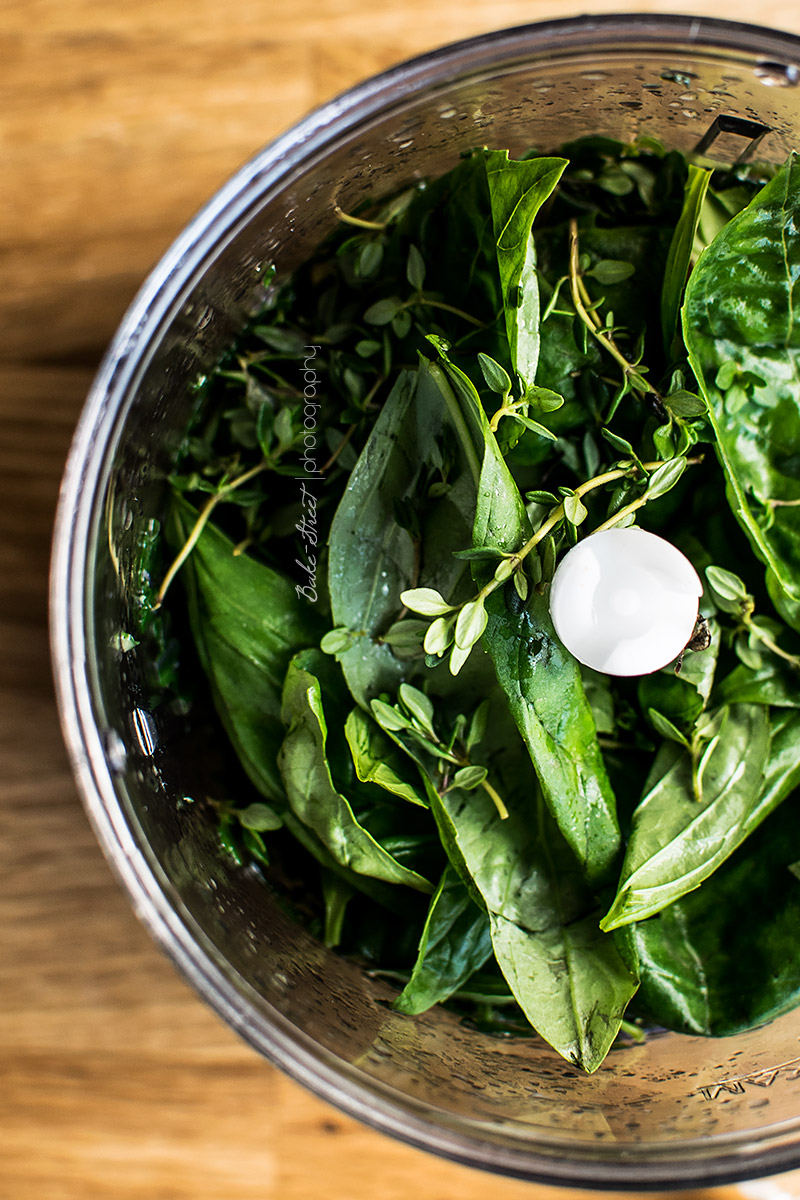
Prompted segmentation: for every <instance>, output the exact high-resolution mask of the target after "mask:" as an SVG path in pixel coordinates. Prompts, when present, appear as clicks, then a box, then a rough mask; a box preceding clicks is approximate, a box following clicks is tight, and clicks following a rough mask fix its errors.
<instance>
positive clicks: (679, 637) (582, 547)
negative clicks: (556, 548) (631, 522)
mask: <svg viewBox="0 0 800 1200" xmlns="http://www.w3.org/2000/svg"><path fill="white" fill-rule="evenodd" d="M702 591H703V585H702V583H701V582H700V577H699V575H698V574H697V572H696V571H695V569H694V567H693V566H692V564H691V563H690V562H689V560H688V558H686V556H685V555H684V554H681V552H680V550H678V549H676V547H675V546H673V545H672V543H671V542H668V541H666V540H665V539H664V538H661V537H658V536H657V535H656V534H654V533H647V532H645V530H643V529H636V528H630V529H604V530H603V531H602V532H600V533H593V534H590V535H589V537H587V538H584V540H583V541H581V542H579V543H578V544H577V546H573V547H572V549H571V550H569V551H568V552H567V554H565V555H564V558H563V559H562V560H561V562H560V563H559V566H558V568H557V570H556V573H555V575H554V576H553V582H552V585H551V588H550V614H551V616H552V618H553V624H554V625H555V629H556V633H557V634H558V636H559V638H560V639H561V641H562V642H563V643H564V645H565V646H566V648H567V649H568V650H569V651H570V653H571V654H574V655H575V657H576V658H577V659H578V661H579V662H582V663H583V664H584V665H585V666H587V667H592V668H593V669H594V670H595V671H603V672H604V673H605V674H606V675H649V674H650V673H651V672H652V671H658V670H660V669H661V668H662V667H665V666H667V664H668V663H670V662H673V661H674V659H676V658H677V657H678V655H679V654H680V652H681V650H683V649H684V648H685V646H686V643H687V642H688V641H689V639H690V638H691V636H692V633H693V632H694V627H695V624H696V622H697V614H698V610H699V605H700V596H701V594H702Z"/></svg>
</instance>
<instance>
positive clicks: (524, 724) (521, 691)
mask: <svg viewBox="0 0 800 1200" xmlns="http://www.w3.org/2000/svg"><path fill="white" fill-rule="evenodd" d="M486 608H487V612H488V613H489V623H488V625H487V628H486V633H485V634H484V643H485V645H486V647H487V649H488V650H489V653H490V654H491V656H492V659H493V660H494V665H495V670H496V671H497V678H498V681H499V683H500V685H501V687H502V688H503V691H504V692H505V694H506V697H507V699H508V704H509V707H510V709H511V713H512V715H513V717H514V720H515V721H516V723H517V728H518V729H519V732H520V733H521V734H522V737H523V740H524V742H525V745H526V746H527V748H528V752H529V754H530V756H531V760H532V762H533V764H534V766H535V768H536V773H537V775H538V776H539V781H540V783H541V787H542V791H543V793H544V796H545V799H546V801H547V806H548V808H549V809H550V812H551V813H552V815H553V817H554V818H555V820H556V821H557V823H558V827H559V829H560V830H561V833H562V834H563V835H564V837H565V839H566V841H567V843H568V844H569V846H570V848H571V849H572V851H573V853H574V854H575V855H576V856H577V858H578V861H579V862H580V864H581V867H582V869H583V871H584V873H585V876H586V878H587V879H588V880H590V881H592V882H599V881H600V880H602V879H604V878H606V877H607V876H608V874H609V872H610V870H611V869H612V867H613V865H614V862H615V859H616V858H617V855H618V853H619V849H620V836H619V825H618V822H617V816H616V803H615V800H614V793H613V792H612V790H611V784H610V783H609V780H608V775H607V774H606V769H605V765H604V763H603V756H602V753H601V751H600V747H599V745H598V742H597V731H596V728H595V723H594V717H593V716H592V710H591V708H590V707H589V704H588V702H587V700H586V694H585V692H584V689H583V683H582V680H581V673H580V669H579V667H578V664H577V663H576V661H575V659H574V658H573V657H572V655H571V654H569V653H568V651H566V650H565V649H564V647H563V646H562V645H561V643H560V642H559V640H558V638H557V636H556V633H555V630H554V629H553V625H552V621H551V619H550V612H549V608H548V602H547V598H546V597H545V596H541V595H539V594H538V593H536V592H534V594H533V597H532V598H531V600H530V602H529V603H528V605H527V606H526V607H525V606H523V605H522V604H521V603H519V602H518V601H517V600H516V597H515V596H513V595H512V596H509V599H508V601H507V600H506V599H505V598H504V596H503V593H502V591H499V590H498V591H497V592H494V593H493V594H492V595H491V596H490V597H489V600H488V601H487V604H486Z"/></svg>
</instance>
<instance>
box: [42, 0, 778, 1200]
mask: <svg viewBox="0 0 800 1200" xmlns="http://www.w3.org/2000/svg"><path fill="white" fill-rule="evenodd" d="M590 37H591V39H592V51H593V52H598V51H599V52H603V51H606V52H608V51H611V50H613V49H622V50H626V51H627V50H630V49H632V48H634V47H638V48H641V49H642V50H645V49H647V48H656V47H658V46H662V47H663V48H664V49H665V50H667V49H668V48H669V46H670V45H674V46H675V47H676V49H677V48H681V49H683V50H686V49H687V48H691V49H693V50H694V49H697V50H702V49H704V48H705V49H708V50H712V49H714V50H718V51H729V52H731V53H733V54H738V55H740V56H742V57H745V56H746V57H747V58H748V60H756V59H758V60H761V61H766V62H770V63H778V64H783V65H789V66H792V67H794V68H795V69H800V37H798V36H796V35H793V34H789V33H783V32H780V31H778V30H772V29H768V28H764V27H762V26H758V25H750V24H746V23H743V22H733V21H726V20H721V19H717V18H711V17H698V16H684V15H680V14H663V13H654V14H650V13H619V14H603V15H599V16H578V17H569V18H564V19H559V20H549V21H541V22H536V23H532V24H527V25H520V26H513V27H510V28H508V29H499V30H495V31H492V32H489V33H485V34H481V35H477V36H474V37H470V38H467V39H463V40H460V41H455V42H451V43H449V44H447V45H445V46H442V47H440V48H438V49H434V50H431V51H428V52H426V53H424V54H421V55H418V56H416V57H413V58H410V59H408V60H406V61H404V62H401V63H399V64H397V65H395V66H393V67H390V68H389V69H388V70H385V71H382V72H380V73H379V74H376V75H374V76H371V77H370V78H368V79H366V80H364V81H363V82H361V83H359V84H357V85H355V86H354V87H351V88H349V89H347V90H346V91H344V92H342V93H340V94H339V95H337V96H335V97H334V98H333V99H331V100H330V101H328V102H327V103H325V104H323V105H321V106H319V107H317V108H315V109H313V110H312V111H311V112H309V113H308V114H307V115H306V116H304V117H303V118H301V120H299V121H298V122H296V123H295V124H294V125H292V126H291V127H290V128H289V129H288V130H287V131H286V132H285V133H283V134H281V135H280V136H279V137H277V138H275V139H274V140H273V141H271V142H270V143H268V144H267V145H266V146H265V147H264V148H263V149H262V150H260V151H259V152H258V153H257V154H255V155H254V156H253V157H252V158H251V159H250V160H249V161H248V162H246V163H245V164H244V165H243V166H242V167H241V168H240V169H239V170H238V171H236V172H235V174H234V175H232V176H231V177H230V178H229V179H228V180H227V182H225V183H224V184H223V185H222V187H221V188H219V190H218V191H217V192H216V193H215V194H214V195H213V196H212V197H211V199H210V200H209V201H208V202H207V203H206V204H205V205H204V206H203V207H202V208H201V209H200V210H199V211H198V212H197V214H196V215H195V216H194V217H193V218H192V219H191V220H190V222H189V223H188V224H187V225H186V226H185V228H184V229H183V231H182V232H181V233H180V234H179V235H178V237H177V238H176V239H175V241H174V242H173V243H172V245H171V246H170V247H169V249H168V250H167V251H166V253H165V254H164V255H163V256H162V258H161V259H160V261H159V262H158V263H157V265H156V266H155V267H154V268H153V270H152V271H151V272H150V274H149V275H148V276H147V278H146V279H145V281H144V283H143V284H142V286H141V288H140V290H139V292H138V294H137V295H136V297H135V298H134V300H133V302H132V303H131V305H130V307H129V309H128V311H127V313H126V314H125V316H124V318H123V320H122V322H121V324H120V326H119V329H118V331H117V333H116V335H115V337H114V339H113V341H112V342H111V344H110V346H109V349H108V351H107V352H106V354H105V356H104V358H103V361H102V363H101V365H100V367H99V369H98V372H97V375H96V377H95V380H94V383H93V385H92V387H91V390H90V392H89V395H88V397H87V400H86V403H85V406H84V409H83V412H82V414H81V417H80V420H79V423H78V425H77V428H76V432H75V435H74V439H73V443H72V447H71V450H70V454H69V458H68V461H67V464H66V468H65V473H64V477H63V481H62V485H61V493H60V499H59V505H58V511H57V515H56V523H55V531H54V540H53V551H52V559H51V572H50V637H51V655H52V667H53V674H54V680H55V688H56V699H57V704H58V709H59V716H60V721H61V727H62V732H63V736H64V740H65V742H66V745H67V750H68V753H69V756H70V760H71V764H72V769H73V774H74V776H75V779H76V782H77V785H78V790H79V792H80V795H81V798H82V801H83V804H84V807H85V809H86V811H87V814H88V816H89V819H90V821H91V824H92V825H93V827H94V831H95V834H96V836H97V838H98V841H99V842H100V845H101V847H102V849H103V851H104V853H105V855H106V857H107V859H108V861H109V863H110V865H111V866H112V868H113V870H114V872H115V873H116V875H117V878H118V879H119V881H120V882H121V884H122V886H123V888H124V889H125V891H126V892H127V893H128V895H129V897H130V899H131V901H132V904H133V908H134V910H135V912H136V914H137V916H138V917H139V919H140V920H141V921H142V923H143V924H144V925H145V927H146V928H147V930H148V931H149V933H150V934H151V935H152V937H153V938H154V939H155V941H156V942H157V944H158V945H159V946H160V948H161V949H162V950H163V951H164V952H165V953H166V955H167V956H168V957H169V958H170V959H171V961H172V962H173V963H174V964H175V966H176V967H177V968H178V970H179V971H180V972H181V974H182V975H183V976H184V978H185V979H186V980H187V981H188V982H189V984H190V985H191V986H192V987H193V988H194V989H195V991H196V992H197V993H198V994H199V995H200V997H201V998H202V999H203V1000H205V1002H206V1003H208V1004H209V1005H210V1006H211V1007H212V1008H213V1009H214V1010H215V1011H216V1012H217V1014H218V1015H219V1016H220V1017H222V1018H223V1020H225V1021H226V1022H227V1023H228V1024H229V1025H230V1026H232V1028H233V1029H235V1030H236V1032H237V1033H239V1034H240V1035H241V1036H242V1038H243V1039H244V1040H245V1041H246V1042H248V1043H249V1044H250V1045H251V1046H253V1047H254V1048H255V1049H256V1050H258V1051H259V1052H260V1053H261V1054H263V1055H264V1056H265V1057H266V1058H267V1059H268V1060H269V1061H270V1062H271V1063H273V1064H274V1065H275V1066H277V1067H279V1068H280V1069H281V1070H282V1071H284V1072H285V1073H286V1074H288V1075H289V1076H290V1077H292V1078H293V1079H295V1080H296V1081H297V1082H299V1083H300V1084H302V1085H303V1086H305V1087H306V1088H308V1089H309V1090H310V1091H312V1092H313V1093H315V1094H316V1095H318V1096H320V1097H321V1098H322V1099H324V1100H326V1101H327V1102H328V1103H330V1104H332V1105H334V1106H336V1107H337V1108H339V1109H340V1110H342V1111H343V1112H345V1113H347V1114H348V1115H350V1116H352V1117H355V1118H357V1119H358V1120H360V1121H361V1122H363V1123H365V1124H367V1125H369V1126H371V1127H372V1128H375V1129H377V1130H379V1131H380V1132H382V1133H385V1134H389V1135H391V1136H394V1137H396V1138H399V1139H400V1140H402V1141H405V1142H407V1143H409V1144H411V1145H413V1146H416V1147H418V1148H420V1149H424V1150H428V1151H430V1152H433V1153H436V1154H438V1155H439V1156H441V1157H444V1158H446V1159H450V1160H452V1161H455V1162H459V1163H462V1164H465V1165H468V1166H472V1167H477V1168H482V1169H484V1170H487V1171H491V1172H494V1173H497V1174H502V1175H509V1176H515V1177H518V1178H522V1179H527V1180H531V1181H535V1182H539V1183H545V1184H559V1185H563V1186H573V1187H575V1186H578V1187H592V1188H594V1189H597V1190H606V1189H619V1188H623V1189H624V1188H628V1189H632V1190H637V1191H645V1190H656V1189H664V1188H666V1187H672V1188H675V1187H680V1188H689V1187H696V1186H700V1185H705V1186H708V1185H720V1184H727V1183H732V1182H736V1181H739V1180H742V1179H746V1178H753V1177H756V1176H760V1175H764V1174H771V1173H774V1172H777V1171H786V1170H790V1169H792V1168H794V1167H797V1166H800V1118H798V1123H797V1125H796V1124H795V1122H791V1123H790V1128H789V1129H787V1128H786V1124H785V1123H784V1125H782V1126H771V1127H768V1129H767V1130H765V1131H763V1132H762V1134H755V1135H753V1134H750V1135H731V1136H730V1137H729V1138H726V1139H719V1141H718V1142H715V1143H714V1144H715V1145H720V1146H722V1152H721V1153H715V1154H714V1155H713V1157H709V1156H706V1157H702V1156H698V1157H695V1156H694V1154H692V1153H689V1154H688V1155H687V1151H690V1150H691V1148H694V1149H695V1150H696V1148H697V1145H698V1143H697V1141H696V1140H693V1141H692V1142H691V1143H678V1142H673V1143H669V1144H667V1146H665V1147H664V1148H663V1151H662V1153H661V1154H660V1155H659V1156H657V1157H654V1158H651V1159H650V1160H649V1161H648V1160H643V1158H642V1157H641V1155H642V1154H643V1153H644V1151H643V1150H639V1151H638V1152H637V1150H636V1148H633V1147H632V1148H631V1149H630V1150H629V1151H626V1153H625V1154H624V1155H623V1156H622V1157H620V1158H618V1159H616V1160H611V1159H606V1158H605V1157H603V1158H599V1157H596V1156H595V1157H585V1158H575V1157H561V1156H559V1155H555V1156H554V1155H553V1154H546V1153H544V1152H539V1151H537V1150H535V1149H534V1148H533V1147H529V1146H526V1147H524V1148H523V1147H513V1146H509V1145H508V1144H498V1143H497V1142H492V1141H488V1140H483V1139H481V1138H480V1137H472V1136H470V1135H469V1134H468V1133H464V1132H459V1131H456V1130H455V1129H453V1128H452V1127H448V1126H447V1125H446V1124H444V1123H440V1124H434V1123H433V1122H431V1121H430V1120H426V1119H425V1118H424V1117H423V1116H421V1115H420V1111H421V1106H419V1105H417V1106H416V1108H417V1110H418V1111H415V1105H414V1104H413V1103H410V1102H409V1101H408V1099H407V1098H406V1102H405V1103H402V1102H400V1101H399V1100H398V1099H397V1098H396V1096H395V1095H394V1094H392V1093H390V1092H389V1090H388V1089H384V1090H382V1089H381V1087H380V1085H377V1084H376V1083H375V1081H371V1082H370V1083H367V1082H366V1081H363V1082H358V1081H356V1080H355V1079H354V1078H353V1077H352V1076H349V1075H347V1074H346V1073H343V1072H342V1071H341V1070H338V1069H336V1067H335V1066H334V1062H333V1057H332V1056H331V1058H330V1061H323V1060H322V1059H320V1057H319V1056H318V1055H315V1054H314V1053H313V1052H312V1050H311V1045H312V1044H311V1043H310V1041H308V1042H307V1044H303V1038H302V1037H298V1032H297V1031H295V1032H294V1034H293V1033H292V1029H293V1027H292V1026H291V1025H290V1024H289V1023H288V1022H285V1021H281V1020H277V1021H275V1022H269V1021H267V1019H266V1018H265V1017H264V1016H263V1015H262V1014H260V1013H256V1014H255V1018H256V1019H255V1024H254V1019H253V1018H254V1014H253V1012H252V1010H251V1008H250V1006H249V1004H248V1001H247V997H246V994H245V993H244V992H243V991H242V989H241V988H237V987H235V986H234V985H233V983H232V980H231V978H230V977H229V976H227V975H226V974H225V973H224V971H223V970H222V969H221V967H220V966H219V965H218V963H215V962H214V961H212V956H211V954H210V952H209V946H210V943H208V944H207V945H205V944H204V938H203V937H202V936H200V935H199V934H200V931H198V929H197V927H196V926H195V924H194V922H193V921H192V919H191V918H190V917H189V916H188V913H186V912H185V911H183V912H182V911H180V905H178V904H176V903H175V902H174V897H173V898H170V897H169V895H168V894H167V890H166V889H165V888H164V886H163V880H160V879H159V878H158V877H157V874H156V872H154V870H153V867H152V864H151V863H150V862H149V860H148V859H147V857H146V856H145V854H144V853H143V850H142V848H141V846H140V845H139V844H138V842H137V839H136V838H135V836H134V833H133V831H132V829H131V828H130V827H129V825H128V823H127V821H126V819H125V817H124V815H123V812H122V808H121V804H120V800H119V797H118V795H117V793H116V789H115V785H114V777H113V776H114V772H113V770H112V761H111V760H112V758H113V748H111V747H109V746H108V745H107V744H105V742H104V740H103V737H102V736H101V734H100V731H99V730H98V728H97V724H96V714H95V707H94V699H93V695H92V686H91V682H90V680H89V678H88V675H87V671H88V666H87V664H88V661H89V656H88V655H87V645H88V642H89V637H88V633H89V632H90V630H91V613H90V609H89V603H88V599H89V597H88V591H89V589H88V587H87V583H88V573H87V568H88V564H89V563H90V562H91V559H92V554H93V548H94V539H95V536H96V525H97V521H98V505H99V504H101V503H102V499H101V497H102V494H103V491H104V486H105V482H106V480H107V474H106V473H105V467H104V457H105V451H106V449H107V447H108V445H109V443H110V441H111V439H112V438H113V435H114V431H115V428H116V424H117V418H118V414H119V410H120V407H121V406H122V405H123V402H124V399H125V397H126V396H127V395H129V394H130V392H131V390H132V388H133V387H134V386H135V381H136V379H137V377H138V373H139V372H140V371H141V370H142V364H143V361H144V359H143V356H145V355H146V354H147V351H148V347H149V346H150V345H151V344H152V343H153V341H154V339H155V338H156V337H157V335H158V332H159V330H160V329H162V328H163V326H164V323H165V322H166V321H168V320H169V319H170V318H171V316H173V315H174V313H175V311H176V308H177V305H178V304H179V302H180V301H181V298H182V297H183V296H184V295H185V293H186V291H187V290H188V288H189V287H190V285H191V283H192V281H193V280H194V279H196V278H197V277H198V275H199V273H200V271H201V269H202V267H203V264H204V263H205V262H206V261H207V260H208V256H209V254H210V253H211V251H212V249H214V248H215V247H218V245H219V240H220V236H232V235H233V233H234V232H235V231H236V228H237V227H238V226H240V224H241V223H242V222H243V221H244V220H245V219H246V215H247V213H248V211H249V209H250V208H251V206H252V204H253V203H255V202H256V201H257V200H258V198H259V197H260V196H262V195H263V193H264V192H265V190H266V189H267V188H270V187H275V186H277V185H279V184H280V182H281V180H282V179H284V178H286V177H287V176H289V175H290V174H291V173H292V172H293V171H294V170H295V169H296V168H298V167H300V166H302V164H303V162H304V160H306V159H307V158H308V157H309V156H310V155H312V154H315V153H318V152H320V151H322V150H324V148H325V146H326V145H327V144H328V143H329V142H331V141H332V140H333V139H336V138H340V137H341V136H342V135H344V134H346V133H347V132H349V131H352V130H353V129H355V128H357V127H358V126H359V125H360V124H362V123H364V122H366V121H368V120H370V119H371V118H373V117H375V116H376V115H378V114H380V113H381V112H385V111H387V110H389V109H391V108H392V107H393V106H394V105H396V104H397V103H399V102H401V101H403V100H404V99H406V98H407V97H409V96H410V95H412V94H414V93H416V92H418V91H420V90H423V89H424V90H427V89H430V88H434V87H436V86H437V85H445V84H448V85H449V84H451V83H453V82H454V81H455V79H457V78H459V77H464V76H469V75H473V74H475V73H476V72H478V71H480V70H485V69H489V68H492V67H495V66H497V65H498V64H499V63H501V62H502V63H503V64H506V65H510V64H512V63H513V62H514V61H515V60H518V61H520V62H522V61H525V60H527V59H530V58H531V57H533V56H534V55H535V54H537V53H538V54H541V53H542V52H545V53H547V54H548V56H563V55H568V54H570V53H572V52H574V53H576V54H577V53H584V52H585V51H586V48H587V41H588V39H589V38H590ZM787 1135H794V1138H795V1142H794V1144H789V1145H786V1144H785V1138H786V1136H787ZM745 1139H749V1145H748V1146H747V1147H742V1146H741V1145H740V1143H741V1142H742V1141H743V1140H745ZM712 1141H713V1139H712ZM543 1144H544V1142H543ZM711 1144H712V1142H711V1141H707V1142H706V1145H711ZM552 1145H555V1140H554V1142H553V1143H552ZM587 1148H588V1147H587ZM592 1149H594V1148H592ZM651 1149H652V1147H651ZM687 1173H688V1177H687Z"/></svg>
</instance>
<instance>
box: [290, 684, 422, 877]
mask: <svg viewBox="0 0 800 1200" xmlns="http://www.w3.org/2000/svg"><path fill="white" fill-rule="evenodd" d="M281 716H282V719H283V722H284V724H285V725H286V726H287V733H286V737H285V739H284V742H283V745H282V746H281V750H280V755H279V758H278V764H279V766H280V771H281V776H282V778H283V782H284V786H285V788H286V796H287V799H288V801H289V804H290V806H291V809H292V811H293V813H294V814H295V816H296V817H298V818H299V820H300V821H302V822H303V824H304V825H306V826H307V827H308V828H309V829H310V830H311V831H312V833H314V834H315V835H316V836H317V837H318V838H319V840H320V841H321V842H322V844H323V845H324V846H325V848H326V849H327V850H328V852H329V853H330V854H331V855H332V857H333V858H334V859H335V861H336V862H338V863H340V864H341V865H342V866H344V867H347V868H349V869H350V870H351V871H354V872H355V873H356V874H359V875H369V876H372V877H373V878H375V879H381V880H384V881H385V882H386V883H396V884H405V885H407V886H408V887H412V888H415V889H416V890H417V891H420V892H430V891H432V890H433V889H432V887H431V885H430V884H429V883H428V881H427V880H426V879H423V878H422V876H421V875H419V874H417V872H416V871H412V870H409V869H408V868H407V867H404V866H402V864H401V863H399V862H398V861H397V859H396V858H394V857H393V856H392V855H391V854H389V853H388V852H387V851H386V850H385V849H384V848H383V846H381V845H380V844H379V842H377V841H376V839H375V838H374V837H373V836H372V835H371V834H370V833H369V832H368V831H367V830H366V829H365V828H364V827H363V825H362V824H360V823H359V821H358V819H357V818H356V815H355V813H354V811H353V807H352V805H351V803H350V801H349V800H348V799H347V798H346V797H345V796H343V795H342V794H341V792H339V791H337V789H336V788H335V787H334V784H333V780H332V779H331V772H330V767H329V764H328V759H327V754H326V744H327V740H328V728H327V724H326V721H325V714H324V711H323V707H322V695H321V689H320V683H319V680H318V679H317V678H316V677H315V676H314V675H312V674H311V673H310V672H309V671H305V670H303V669H302V668H301V667H299V666H297V665H296V663H295V662H291V663H290V664H289V670H288V672H287V674H286V683H285V685H284V689H283V703H282V710H281Z"/></svg>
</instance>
